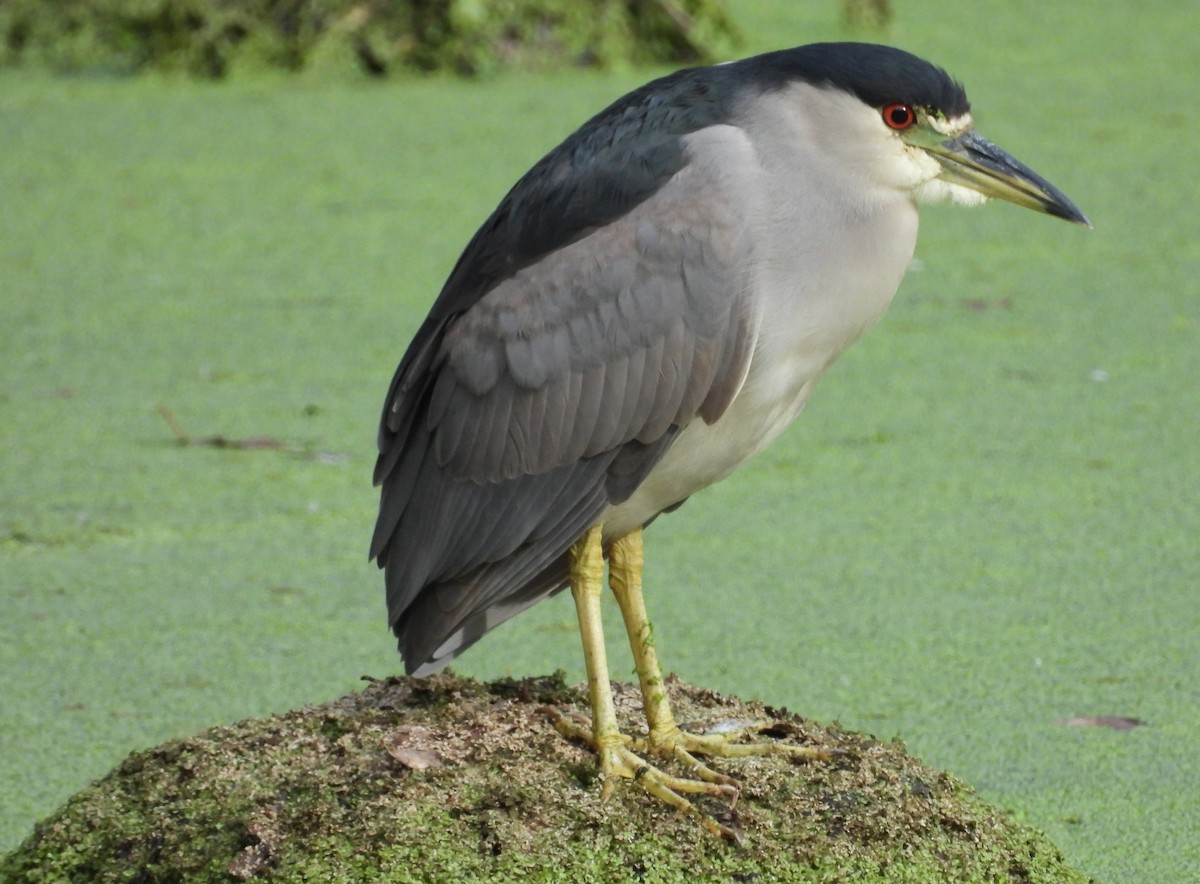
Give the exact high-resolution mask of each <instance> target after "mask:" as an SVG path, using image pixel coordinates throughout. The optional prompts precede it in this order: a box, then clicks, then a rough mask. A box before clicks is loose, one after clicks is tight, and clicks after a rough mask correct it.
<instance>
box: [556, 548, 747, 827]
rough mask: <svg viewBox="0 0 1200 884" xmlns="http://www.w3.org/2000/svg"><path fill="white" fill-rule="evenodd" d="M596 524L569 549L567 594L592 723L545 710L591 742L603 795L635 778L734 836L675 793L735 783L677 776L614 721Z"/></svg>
mask: <svg viewBox="0 0 1200 884" xmlns="http://www.w3.org/2000/svg"><path fill="white" fill-rule="evenodd" d="M600 536H601V528H600V526H599V525H597V526H595V527H593V528H592V529H591V530H589V531H588V533H587V534H585V535H584V536H583V538H582V539H581V540H579V541H578V542H577V543H576V544H575V545H574V546H573V547H571V551H570V554H569V555H570V581H571V595H572V596H573V597H574V599H575V609H576V612H577V613H578V615H579V632H580V634H581V636H582V638H583V659H584V665H585V666H586V667H587V676H588V695H589V698H590V699H591V706H592V721H591V726H590V727H586V726H585V725H584V723H582V722H579V721H575V720H573V719H570V718H567V717H566V716H564V715H562V714H561V713H559V712H557V711H556V710H548V711H549V712H550V714H551V717H552V719H553V721H554V726H555V727H556V728H557V729H558V731H559V732H560V733H562V734H564V735H566V736H568V737H572V738H575V739H580V740H583V741H585V742H587V743H588V744H590V745H591V746H592V748H593V749H594V750H595V751H596V754H597V755H599V757H600V777H601V780H602V782H603V786H602V789H601V797H602V799H604V800H607V799H608V798H609V797H610V796H611V795H612V793H613V790H614V789H615V788H616V782H617V778H619V777H624V778H627V779H632V780H636V781H637V782H639V783H640V784H641V785H642V787H643V788H644V789H645V790H646V791H647V792H649V793H650V794H651V795H653V796H655V797H656V798H658V799H659V800H661V801H664V802H666V803H667V804H669V805H671V806H672V807H674V808H676V809H677V810H680V811H684V812H686V813H691V814H695V815H696V816H697V817H699V818H700V820H701V822H702V823H703V824H704V826H705V827H706V828H708V829H709V831H711V832H712V833H713V834H715V835H721V836H724V837H729V838H735V837H736V836H735V834H734V832H733V831H732V830H731V829H729V828H728V827H726V826H722V825H720V824H719V823H717V822H716V821H715V820H713V819H711V818H710V817H708V816H707V815H706V814H704V813H702V812H701V811H699V810H697V809H696V808H695V807H694V806H693V805H692V803H691V802H690V801H688V800H687V799H686V798H684V797H683V795H681V794H679V793H681V792H683V793H692V794H696V793H701V794H708V795H715V796H719V797H722V798H728V799H730V800H736V798H737V788H736V787H734V786H731V785H728V784H717V783H713V782H701V781H698V780H689V779H682V778H680V777H674V776H671V775H670V774H667V773H664V772H663V771H661V770H659V769H658V768H656V767H654V766H652V765H649V764H647V763H646V762H645V761H643V760H642V759H641V758H639V757H638V756H637V755H635V754H634V753H633V752H631V751H630V750H629V748H628V746H629V743H630V739H629V738H628V737H626V736H625V735H623V734H622V733H621V732H620V729H619V728H618V726H617V716H616V710H615V708H614V706H613V698H612V685H611V683H610V682H609V680H608V661H607V654H606V653H605V649H604V631H603V628H602V626H601V623H600V593H601V591H602V589H603V587H604V554H603V551H602V548H601V545H600Z"/></svg>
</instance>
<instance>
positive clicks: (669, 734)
mask: <svg viewBox="0 0 1200 884" xmlns="http://www.w3.org/2000/svg"><path fill="white" fill-rule="evenodd" d="M736 725H737V726H736V727H729V728H724V729H722V730H721V731H720V732H717V733H709V734H694V733H691V732H689V731H685V730H683V729H682V728H680V727H679V726H678V725H676V724H675V723H674V721H671V722H669V723H668V724H667V725H666V726H663V727H661V728H656V729H652V730H651V731H650V734H649V735H648V736H647V737H646V738H645V739H635V740H632V741H631V745H632V746H633V748H635V749H637V750H639V751H646V752H649V753H651V754H653V755H657V756H659V757H660V758H662V757H674V758H676V759H678V760H679V761H680V762H681V763H683V764H685V765H687V766H688V768H689V769H690V770H692V771H694V772H695V773H696V775H697V776H699V777H702V778H704V779H710V777H711V778H713V779H714V781H717V782H720V781H727V782H730V783H735V784H736V781H734V780H732V779H730V778H729V777H722V775H721V774H718V773H716V772H714V771H712V770H710V769H709V768H708V767H707V766H705V765H704V764H703V763H702V762H700V761H699V760H697V759H696V757H695V756H696V755H707V756H710V757H714V758H748V757H750V756H752V755H785V756H787V757H788V758H791V759H793V760H795V761H832V760H833V759H834V758H835V757H837V756H839V755H843V754H845V753H844V751H843V750H841V749H830V748H827V747H825V746H797V745H796V744H794V743H781V742H778V741H776V740H759V741H757V742H752V743H743V742H739V741H740V740H742V739H745V738H747V737H754V736H758V735H760V734H764V733H769V732H771V731H773V730H775V729H776V728H778V727H779V723H778V722H774V721H755V722H751V723H749V724H746V723H743V722H737V723H736ZM718 778H719V779H718Z"/></svg>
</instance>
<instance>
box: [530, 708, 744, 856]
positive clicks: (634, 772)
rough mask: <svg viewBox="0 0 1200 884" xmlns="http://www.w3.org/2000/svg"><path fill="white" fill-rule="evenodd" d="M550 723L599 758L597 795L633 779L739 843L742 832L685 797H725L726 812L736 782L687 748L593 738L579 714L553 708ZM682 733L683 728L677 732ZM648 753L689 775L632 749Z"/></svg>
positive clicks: (622, 738)
mask: <svg viewBox="0 0 1200 884" xmlns="http://www.w3.org/2000/svg"><path fill="white" fill-rule="evenodd" d="M542 711H543V712H544V713H545V714H546V715H547V716H548V717H549V718H550V720H551V722H553V724H554V728H555V730H557V731H558V732H559V733H560V734H562V735H563V736H565V737H567V738H568V739H573V740H578V741H580V742H583V743H586V744H587V745H588V746H590V747H591V748H592V750H593V751H594V752H595V753H596V754H597V755H598V756H599V759H600V778H601V782H602V784H603V785H602V786H601V791H600V799H601V800H602V801H607V800H608V799H609V798H610V797H612V794H613V792H614V791H615V789H616V785H617V780H618V779H620V778H624V779H629V780H633V781H634V782H636V783H638V784H639V785H641V787H642V788H643V789H645V790H646V791H647V792H649V793H650V794H651V795H653V796H654V797H655V798H657V799H659V800H660V801H662V802H664V803H666V804H669V805H670V806H671V807H674V808H675V809H676V810H678V811H680V812H682V813H686V814H689V815H691V816H695V817H696V818H697V819H698V820H699V821H700V824H701V825H702V826H704V828H706V829H707V830H708V831H709V832H711V833H712V834H714V835H716V836H718V837H721V838H728V839H729V840H730V841H734V842H740V841H741V836H740V835H739V834H738V833H737V832H736V831H735V830H734V829H732V828H730V827H729V826H726V825H724V824H723V823H720V822H718V821H717V820H715V819H713V818H712V817H710V816H709V815H708V814H706V813H704V811H702V810H700V809H699V808H698V807H696V805H695V804H693V803H692V802H691V801H689V800H688V799H687V798H685V797H684V795H708V796H711V797H715V798H721V799H725V800H728V801H729V808H730V810H732V809H733V807H734V805H735V804H737V799H738V794H739V791H740V785H739V784H738V782H737V780H735V779H733V778H732V777H727V776H725V775H724V774H720V773H717V772H716V771H714V770H712V769H711V768H709V767H708V766H706V765H704V764H701V763H700V762H699V761H697V760H696V758H695V757H694V756H692V755H691V754H690V753H689V752H688V751H687V750H686V749H684V748H681V747H679V746H672V747H670V748H665V749H655V748H654V747H652V746H651V745H650V743H649V742H648V741H646V740H635V739H633V738H632V737H627V736H625V735H624V734H621V733H613V734H604V735H602V736H599V737H598V736H597V735H596V734H594V733H593V731H592V724H591V722H590V721H589V720H588V719H587V718H586V717H585V716H582V715H571V716H567V715H563V714H562V713H561V712H559V711H558V710H557V709H553V708H549V707H547V708H546V709H543V710H542ZM680 733H681V735H682V732H680ZM631 747H633V748H637V749H639V750H640V751H643V752H646V753H647V754H649V753H650V752H653V753H654V754H657V755H660V756H662V757H668V758H676V759H679V760H681V761H683V763H684V764H685V765H687V767H688V771H689V773H691V774H693V775H694V777H695V778H694V779H693V778H689V777H677V776H673V775H672V774H669V773H666V772H665V771H663V770H662V769H660V768H658V767H656V766H654V765H653V764H650V763H648V762H647V761H645V760H644V759H643V758H642V757H641V756H640V755H638V754H637V753H636V752H634V751H633V748H631Z"/></svg>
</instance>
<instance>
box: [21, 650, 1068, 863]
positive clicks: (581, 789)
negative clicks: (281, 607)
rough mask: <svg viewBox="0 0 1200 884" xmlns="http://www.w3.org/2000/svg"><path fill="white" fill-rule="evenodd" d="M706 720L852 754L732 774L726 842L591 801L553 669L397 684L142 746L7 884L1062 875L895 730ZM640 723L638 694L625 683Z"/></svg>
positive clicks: (689, 696)
mask: <svg viewBox="0 0 1200 884" xmlns="http://www.w3.org/2000/svg"><path fill="white" fill-rule="evenodd" d="M671 692H672V696H673V697H674V699H675V705H676V708H677V712H678V715H679V717H680V719H681V721H683V722H686V723H687V726H688V727H689V729H691V730H695V731H705V730H712V729H718V728H722V727H728V726H729V725H730V723H733V724H735V725H736V724H739V723H749V722H755V721H762V720H764V719H773V720H775V721H776V722H777V724H775V725H774V726H773V727H772V728H771V729H770V735H771V736H770V738H771V739H779V740H788V741H794V742H798V743H801V744H804V745H823V746H827V747H829V748H833V749H837V750H840V754H838V756H837V757H836V760H834V761H831V762H827V763H814V764H798V763H794V762H792V761H789V760H786V759H784V758H780V757H771V756H763V757H760V758H753V759H748V760H742V761H738V762H725V763H721V764H720V766H721V768H722V769H723V770H725V771H726V772H728V773H730V774H733V775H735V776H737V777H738V779H739V780H740V781H741V783H742V786H743V791H742V796H741V798H740V800H739V801H738V802H737V805H736V807H735V808H730V807H728V806H727V805H724V804H721V803H716V802H714V803H708V804H704V805H703V809H704V810H705V811H706V812H707V813H710V814H712V815H713V816H714V817H716V818H719V819H720V820H721V821H722V822H724V823H725V824H727V825H729V826H731V827H733V828H734V829H736V830H737V831H739V832H740V833H742V835H743V839H744V840H743V843H742V844H741V845H734V844H731V843H728V842H725V841H720V840H717V839H715V838H713V837H712V836H710V835H709V834H707V833H706V832H705V831H704V829H703V828H702V827H701V826H700V825H698V823H697V821H696V820H695V819H692V818H690V817H687V816H683V815H680V814H677V813H675V812H673V811H670V810H668V809H666V808H665V807H664V806H663V805H661V804H659V803H658V802H656V801H654V800H653V799H651V798H650V797H649V796H647V795H646V794H645V793H644V792H642V790H641V789H639V788H638V787H637V786H636V785H634V784H631V783H626V784H623V785H622V787H621V788H619V789H618V790H617V793H616V795H615V797H614V798H613V799H612V800H610V801H608V802H607V803H602V802H601V801H600V795H599V788H598V784H597V783H596V782H595V775H594V771H595V767H594V761H593V758H592V757H591V754H590V753H589V752H588V751H587V750H586V749H584V748H582V747H580V746H578V745H575V744H573V743H571V742H569V741H567V740H565V739H563V738H562V737H560V736H559V735H558V734H557V733H556V732H555V730H554V729H553V727H552V726H551V725H550V723H549V721H548V719H547V717H546V714H545V711H544V710H545V707H546V706H547V705H553V706H555V707H556V708H558V709H559V710H560V711H564V712H571V711H580V712H582V711H585V710H586V708H587V703H586V698H585V697H584V695H583V694H582V693H581V692H580V691H579V690H578V689H574V688H570V687H568V686H566V685H565V684H564V683H563V681H562V678H561V676H554V677H549V678H542V679H528V680H524V681H514V680H505V681H500V682H493V683H489V684H484V683H481V682H477V681H472V680H469V679H463V678H458V677H456V676H453V675H448V674H447V675H440V676H437V677H434V678H431V679H425V680H418V679H411V678H392V679H387V680H386V681H377V682H373V683H371V684H370V686H368V687H367V688H366V689H365V690H364V691H362V692H360V693H356V694H351V695H349V696H346V697H343V698H341V699H339V700H336V701H334V702H332V703H328V704H325V705H323V706H317V707H311V708H302V709H298V710H294V711H292V712H288V713H285V714H283V715H278V716H272V717H269V718H263V719H252V720H247V721H243V722H239V723H237V724H234V725H231V726H228V727H217V728H213V729H212V730H209V731H206V732H204V733H202V734H199V735H197V736H195V737H191V738H188V739H184V740H175V741H171V742H168V743H164V744H163V745H161V746H157V747H155V748H153V749H149V750H146V751H143V752H137V753H134V754H133V755H130V756H129V757H128V758H127V759H125V761H124V762H123V763H122V764H120V765H119V766H118V767H117V768H116V769H115V770H113V771H112V772H111V773H110V774H109V775H108V776H106V777H104V778H103V779H102V780H100V781H99V782H97V783H95V784H93V785H92V786H90V787H89V788H87V789H85V790H84V791H83V792H80V793H79V794H78V795H76V796H75V797H74V798H72V799H71V800H70V801H69V802H68V803H67V804H66V805H65V806H64V807H63V808H62V809H61V810H59V811H58V812H57V813H56V814H54V815H53V816H52V817H50V818H49V819H47V820H45V821H43V822H41V823H40V824H38V826H37V827H36V829H35V831H34V833H33V835H32V836H31V837H30V838H29V839H28V840H26V842H25V843H24V844H22V845H21V846H20V848H18V849H17V850H16V851H15V852H13V853H12V854H10V855H9V856H7V857H6V858H5V859H4V860H3V863H2V864H0V876H2V877H3V878H4V880H6V881H7V880H16V881H63V880H74V881H79V880H88V881H99V882H104V881H130V880H137V881H144V882H150V881H181V880H188V881H228V880H235V879H241V880H262V881H292V880H356V881H366V880H372V881H380V880H382V881H423V880H487V881H496V880H510V879H515V878H516V877H518V876H520V877H522V878H526V877H528V878H532V879H534V880H541V881H553V880H564V881H567V880H569V881H583V880H602V881H683V880H697V879H699V880H727V881H780V880H786V881H810V880H811V881H852V880H861V881H889V882H890V881H895V882H909V881H911V882H918V881H931V880H947V881H957V882H972V881H979V882H984V881H987V882H997V881H1014V882H1037V881H1046V882H1051V881H1053V882H1071V881H1084V880H1086V879H1085V878H1083V877H1082V876H1081V875H1079V874H1077V873H1076V872H1074V871H1072V870H1071V869H1069V868H1067V867H1066V866H1065V865H1064V862H1063V859H1062V857H1061V855H1060V854H1059V852H1058V850H1057V849H1056V848H1055V847H1054V846H1053V845H1052V844H1050V843H1049V842H1048V841H1047V840H1046V838H1045V837H1044V836H1043V835H1041V834H1040V833H1038V832H1036V831H1034V830H1032V829H1029V828H1027V827H1024V826H1022V825H1019V824H1017V823H1015V822H1014V821H1012V820H1010V819H1008V818H1007V817H1005V816H1004V815H1003V814H1002V813H1000V812H999V811H997V810H995V809H994V808H992V807H990V806H988V805H987V804H986V803H984V802H983V801H981V800H980V799H979V798H978V797H977V796H976V795H975V794H974V793H973V792H972V791H971V790H970V789H969V788H968V787H967V786H965V785H964V784H962V783H961V782H958V781H957V780H955V779H954V778H952V777H950V776H949V775H947V774H944V773H940V772H938V771H935V770H931V769H929V768H927V767H925V766H924V765H922V764H921V763H920V762H919V761H917V760H916V759H914V758H912V757H911V756H909V755H908V754H906V753H905V751H904V747H903V746H902V745H901V744H899V743H898V742H890V743H886V742H880V741H878V740H876V739H874V738H873V737H869V736H866V735H863V734H857V733H852V732H849V731H844V730H842V729H841V728H839V727H837V726H836V725H832V726H825V725H819V724H817V723H815V722H812V721H807V720H805V719H801V718H799V717H797V716H795V715H793V714H791V713H789V712H787V711H786V710H780V709H771V708H768V707H764V706H763V705H761V704H759V703H745V702H742V701H740V700H736V699H733V698H730V697H724V696H721V695H718V694H716V693H714V692H712V691H708V690H705V689H702V688H697V687H692V686H689V685H685V684H682V683H679V682H677V681H675V682H672V683H671ZM617 704H618V714H619V716H620V718H621V719H622V725H623V727H625V728H626V729H627V731H628V732H635V731H637V730H638V729H639V727H640V726H641V711H640V703H639V701H638V697H637V691H636V689H635V688H633V687H631V686H628V685H618V686H617Z"/></svg>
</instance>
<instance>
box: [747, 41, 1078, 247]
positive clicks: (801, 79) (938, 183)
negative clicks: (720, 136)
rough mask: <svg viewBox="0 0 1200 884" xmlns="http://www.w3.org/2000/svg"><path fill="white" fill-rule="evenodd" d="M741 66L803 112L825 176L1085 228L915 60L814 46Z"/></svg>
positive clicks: (945, 81)
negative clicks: (1008, 208) (853, 177)
mask: <svg viewBox="0 0 1200 884" xmlns="http://www.w3.org/2000/svg"><path fill="white" fill-rule="evenodd" d="M743 64H745V65H747V71H746V73H747V74H748V78H749V79H750V80H752V81H755V82H756V85H757V87H758V90H759V92H758V94H759V95H760V96H767V95H772V94H774V95H776V96H781V95H782V96H790V99H794V101H795V103H793V102H792V100H789V98H787V97H785V98H784V100H783V101H784V103H787V104H792V106H793V107H796V106H797V105H798V106H799V107H801V108H802V113H801V116H802V117H803V118H804V123H803V125H804V127H805V130H806V131H807V132H808V133H809V134H810V135H811V136H812V137H813V138H814V139H815V140H816V141H817V142H818V143H819V148H820V150H821V151H822V152H823V153H824V154H825V155H827V156H830V157H832V158H834V161H833V163H832V164H831V165H830V166H829V167H828V168H829V169H834V170H836V171H841V172H845V171H850V172H852V173H854V174H857V175H859V176H860V177H863V178H866V179H869V180H870V182H871V183H872V184H874V185H877V186H882V187H884V188H890V189H894V190H903V191H905V192H908V193H910V194H911V195H912V197H913V198H914V199H915V200H916V201H917V202H920V203H926V202H946V201H949V202H955V203H959V204H965V205H972V204H977V203H981V202H984V201H985V200H987V199H990V198H996V199H1002V200H1006V201H1008V202H1011V203H1015V204H1016V205H1019V206H1024V207H1026V208H1030V209H1035V210H1037V211H1039V212H1044V213H1046V214H1049V215H1053V216H1056V217H1059V218H1065V219H1066V220H1068V221H1073V222H1075V223H1077V224H1084V225H1087V226H1089V227H1090V226H1091V223H1090V222H1089V221H1088V219H1087V217H1086V216H1085V215H1084V214H1083V212H1081V211H1080V210H1079V208H1078V207H1077V206H1076V205H1075V204H1074V203H1073V202H1071V200H1070V199H1068V198H1067V197H1066V195H1064V194H1063V193H1062V191H1060V190H1059V189H1058V188H1056V187H1055V186H1054V185H1052V184H1050V182H1048V181H1046V179H1044V178H1042V177H1041V176H1040V175H1038V174H1037V173H1036V172H1034V171H1033V170H1032V169H1030V168H1029V167H1028V166H1026V165H1024V164H1023V163H1021V162H1020V161H1019V160H1017V159H1016V158H1014V157H1013V156H1011V155H1010V154H1009V153H1007V152H1006V151H1004V150H1002V149H1001V148H999V147H997V146H996V145H995V144H992V143H991V142H990V141H988V140H987V139H986V138H984V137H983V136H982V135H980V134H979V133H978V132H976V131H975V129H974V123H973V120H972V117H971V106H970V103H969V102H968V101H967V95H966V92H965V91H964V89H963V87H962V85H961V84H959V83H958V82H957V81H955V80H954V79H953V78H951V77H950V75H949V74H947V73H946V72H945V71H944V70H942V69H941V68H939V67H937V66H935V65H932V64H930V63H929V62H927V61H924V60H923V59H920V58H918V57H917V56H915V55H912V54H910V53H908V52H904V51H903V50H900V49H893V48H891V47H888V46H878V45H874V44H868V43H818V44H812V45H809V46H803V47H800V48H798V49H791V50H784V51H782V52H777V53H771V54H769V55H765V56H759V57H758V58H756V59H749V60H748V61H747V62H744V63H743Z"/></svg>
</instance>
